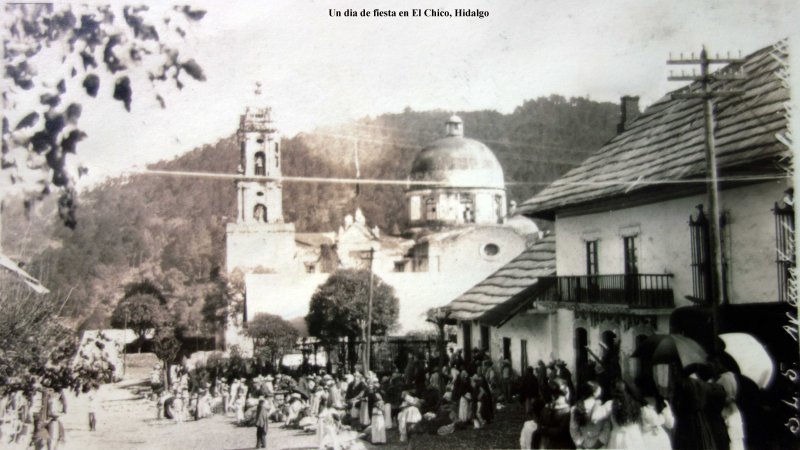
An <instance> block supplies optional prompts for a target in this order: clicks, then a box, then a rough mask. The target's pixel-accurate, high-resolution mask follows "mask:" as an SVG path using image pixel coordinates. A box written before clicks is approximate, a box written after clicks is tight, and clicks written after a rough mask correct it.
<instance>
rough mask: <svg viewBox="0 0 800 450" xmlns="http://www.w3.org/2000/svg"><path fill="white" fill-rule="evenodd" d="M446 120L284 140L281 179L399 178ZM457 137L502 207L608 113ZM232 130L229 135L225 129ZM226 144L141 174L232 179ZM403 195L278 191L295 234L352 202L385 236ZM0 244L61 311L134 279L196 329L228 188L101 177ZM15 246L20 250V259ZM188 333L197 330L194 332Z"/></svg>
mask: <svg viewBox="0 0 800 450" xmlns="http://www.w3.org/2000/svg"><path fill="white" fill-rule="evenodd" d="M451 114H452V112H446V111H412V110H410V109H406V110H405V111H403V112H402V113H399V114H384V115H381V116H378V117H376V118H365V119H362V120H358V121H355V122H352V123H349V124H346V125H343V126H338V127H327V128H320V129H317V130H315V131H314V132H311V133H304V134H300V135H297V136H295V137H293V138H289V139H285V140H284V142H283V146H282V156H283V162H282V169H283V173H284V175H297V176H316V177H354V176H355V154H356V149H357V151H358V159H359V165H360V171H361V176H362V177H363V178H383V179H396V180H404V179H406V177H407V176H408V173H409V171H410V168H411V163H412V161H413V159H414V156H415V155H416V153H417V152H418V151H419V150H420V149H421V148H422V146H423V145H425V144H426V143H429V142H431V141H433V140H436V139H438V138H440V137H443V134H444V122H445V120H446V119H447V118H448V117H449V116H450V115H451ZM457 114H458V115H459V116H460V117H461V118H462V119H463V121H464V127H465V136H467V137H470V138H474V139H477V140H480V141H482V142H484V143H485V144H486V145H488V146H489V147H490V148H491V149H492V150H493V151H494V152H495V154H496V155H497V157H498V159H499V160H500V163H501V164H502V166H503V168H504V171H505V177H506V180H507V182H508V183H509V184H508V198H509V199H515V200H517V201H518V202H520V201H522V200H525V199H527V198H528V197H530V196H532V195H533V194H534V193H536V192H537V191H538V190H539V189H541V188H542V187H544V184H546V183H547V182H549V181H552V180H554V179H555V178H557V177H558V176H560V175H561V174H562V173H564V172H565V171H566V170H568V169H569V168H570V167H572V166H574V165H576V164H577V163H579V162H580V161H581V160H583V159H584V158H585V157H586V156H587V155H588V154H589V153H590V152H592V151H594V150H595V149H597V148H599V147H600V146H601V145H602V144H603V143H604V142H606V141H607V140H608V139H609V138H611V137H612V136H613V134H614V132H615V129H616V124H617V122H618V120H619V108H618V106H617V105H615V104H612V103H598V102H594V101H591V100H587V99H584V98H570V99H566V98H563V97H560V96H550V97H547V98H538V99H536V100H528V101H525V102H524V103H523V104H522V105H521V106H519V107H518V108H516V110H515V111H514V112H513V113H511V114H500V113H498V112H496V111H474V112H457ZM232 131H234V130H232ZM238 159H239V151H238V146H237V144H236V142H235V137H234V136H231V137H229V138H226V139H223V140H220V141H219V142H217V143H215V144H213V145H206V146H203V147H201V148H197V149H195V150H192V151H190V152H188V153H186V154H184V155H182V156H179V157H177V158H175V159H173V160H170V161H162V162H159V163H157V164H153V165H151V166H150V167H151V168H153V169H161V170H183V171H202V172H218V173H229V174H234V173H236V168H237V165H238V163H239V160H238ZM403 190H404V188H403V186H361V187H360V189H359V191H360V192H359V195H358V196H357V197H356V189H355V187H354V186H349V185H338V184H319V183H285V184H284V217H285V219H286V220H287V221H289V222H294V223H295V225H296V227H297V230H298V231H331V230H336V229H337V228H338V227H339V225H340V224H341V223H342V220H343V217H344V216H345V215H346V214H350V213H352V212H353V210H354V208H355V206H356V204H358V206H360V207H361V208H362V210H363V211H364V214H365V216H366V218H367V221H368V222H369V224H370V225H371V226H372V225H377V226H378V227H379V228H381V229H382V230H383V231H384V232H387V233H388V232H391V231H392V230H397V229H403V228H404V226H405V225H406V217H405V214H406V212H405V201H404V196H403ZM7 206H9V207H7V208H6V211H5V212H4V217H3V219H4V220H3V221H4V225H5V226H4V228H3V230H4V235H3V246H4V249H5V251H6V252H9V253H13V254H23V253H24V255H25V257H24V258H23V260H25V261H27V262H28V266H27V268H28V270H29V271H30V272H31V273H33V274H34V275H37V276H40V277H41V278H42V279H43V281H44V282H45V284H46V285H47V286H48V287H50V288H51V290H52V291H53V294H52V295H53V297H54V299H55V300H54V301H58V302H59V303H61V302H63V303H64V306H63V314H64V315H66V316H71V317H75V318H84V319H86V318H88V322H86V323H85V326H92V327H98V326H102V325H103V324H104V322H105V321H106V320H107V317H108V315H109V314H110V312H111V311H112V310H113V308H114V306H115V305H116V303H117V301H118V300H119V299H120V298H121V296H122V286H123V285H124V284H125V283H128V282H131V281H135V280H141V279H144V278H147V279H150V280H153V281H154V282H155V283H156V284H158V285H159V286H162V287H163V289H164V291H165V292H166V293H167V295H168V296H169V297H170V298H171V299H172V304H173V307H174V308H176V311H178V312H180V314H183V315H187V316H188V317H189V319H187V320H199V319H198V317H199V307H200V305H201V304H202V300H203V298H204V296H205V292H207V291H208V290H209V289H211V286H212V285H213V283H212V281H213V278H214V277H215V275H216V274H217V273H219V272H220V270H221V267H222V265H223V261H224V242H225V240H224V237H225V236H224V233H225V224H226V223H227V222H230V221H232V220H233V218H234V217H235V214H236V201H235V189H234V182H233V181H227V180H211V179H198V178H183V177H169V176H150V175H136V176H129V177H124V178H117V179H113V180H109V181H107V182H105V183H103V184H102V185H100V186H97V187H96V188H94V189H92V190H91V191H89V192H87V193H85V194H82V196H81V197H80V206H79V210H78V226H77V228H76V229H75V230H74V231H73V230H69V229H67V228H65V227H63V226H62V225H61V224H60V223H59V222H58V221H56V220H55V219H54V214H52V203H51V204H50V205H49V206H43V207H42V208H43V211H48V213H47V214H48V215H45V216H42V214H44V213H43V212H42V211H39V212H37V213H36V214H37V215H36V217H38V218H39V220H45V219H46V222H45V223H47V225H42V224H41V223H40V222H38V221H37V223H36V224H34V225H31V224H30V223H29V222H27V221H26V219H25V218H24V213H23V209H22V208H20V207H16V206H11V205H7ZM23 247H24V248H25V251H24V252H22V249H23ZM196 328H197V329H199V327H196Z"/></svg>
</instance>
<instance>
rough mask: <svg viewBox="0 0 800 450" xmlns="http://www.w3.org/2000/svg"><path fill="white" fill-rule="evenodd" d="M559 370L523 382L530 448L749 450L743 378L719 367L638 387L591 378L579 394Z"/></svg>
mask: <svg viewBox="0 0 800 450" xmlns="http://www.w3.org/2000/svg"><path fill="white" fill-rule="evenodd" d="M557 366H558V363H556V364H554V365H551V368H550V370H542V371H541V372H540V373H539V374H538V376H537V374H536V373H534V370H533V368H528V370H527V372H526V374H525V375H524V377H523V382H522V384H523V386H528V388H527V391H526V392H527V393H528V397H527V406H528V408H527V411H528V413H529V414H530V417H531V420H529V421H527V422H526V423H525V425H524V426H523V429H522V432H521V434H520V446H521V448H523V449H552V448H557V449H564V448H567V449H569V448H580V449H597V448H612V449H641V448H647V449H652V450H662V449H664V450H667V449H672V448H679V449H683V448H703V449H722V450H734V449H735V450H739V449H744V448H745V443H744V424H743V421H742V415H741V413H740V411H739V408H738V406H737V394H738V381H737V377H736V376H735V375H734V374H733V373H732V372H730V371H728V370H726V369H725V368H723V367H722V366H721V365H720V364H713V363H709V364H692V365H689V366H687V367H685V368H684V367H682V366H680V365H679V364H670V365H657V366H654V368H653V375H654V376H652V377H649V376H642V377H640V378H637V379H636V380H635V381H634V382H631V381H627V380H624V379H623V378H622V377H619V376H618V377H616V378H615V379H613V380H610V382H609V381H607V380H605V379H589V380H585V381H584V382H583V383H582V386H581V387H580V389H579V390H578V392H577V394H576V392H575V390H574V389H573V386H572V382H571V380H570V378H569V377H567V376H565V374H564V373H563V372H559V370H558V367H557ZM601 378H602V377H601ZM606 386H608V387H606ZM523 391H525V388H523Z"/></svg>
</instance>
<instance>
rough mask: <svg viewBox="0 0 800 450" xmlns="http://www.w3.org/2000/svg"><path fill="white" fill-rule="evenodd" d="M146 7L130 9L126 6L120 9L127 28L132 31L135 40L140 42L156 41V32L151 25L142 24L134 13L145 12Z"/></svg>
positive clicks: (142, 20)
mask: <svg viewBox="0 0 800 450" xmlns="http://www.w3.org/2000/svg"><path fill="white" fill-rule="evenodd" d="M146 9H147V8H146V7H139V8H131V7H130V6H126V7H125V8H123V9H122V13H123V15H124V17H125V23H127V24H128V26H129V27H131V29H132V30H133V35H134V36H136V37H137V38H140V39H142V40H145V41H146V40H155V41H157V40H158V32H156V29H155V27H154V26H152V25H148V24H146V23H145V22H144V19H142V18H141V17H140V16H139V15H137V14H136V13H137V12H139V11H142V10H146Z"/></svg>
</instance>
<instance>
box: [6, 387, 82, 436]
mask: <svg viewBox="0 0 800 450" xmlns="http://www.w3.org/2000/svg"><path fill="white" fill-rule="evenodd" d="M66 412H67V396H66V394H65V392H64V391H63V390H62V391H59V392H56V391H55V390H53V389H49V388H43V387H38V388H36V389H34V391H33V392H32V394H31V395H25V394H24V393H23V392H22V391H15V392H14V393H13V394H11V395H10V396H6V397H0V442H5V443H7V444H11V443H19V442H24V439H26V438H27V437H28V436H30V443H29V447H33V448H34V449H36V450H41V449H45V448H46V449H48V450H56V449H58V447H59V445H60V444H63V443H64V442H65V441H66V433H65V432H64V425H63V423H62V422H61V416H62V415H63V414H66Z"/></svg>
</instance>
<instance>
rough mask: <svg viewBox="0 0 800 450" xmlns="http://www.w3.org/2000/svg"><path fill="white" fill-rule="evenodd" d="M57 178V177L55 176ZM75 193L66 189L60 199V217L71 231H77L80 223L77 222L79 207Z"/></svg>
mask: <svg viewBox="0 0 800 450" xmlns="http://www.w3.org/2000/svg"><path fill="white" fill-rule="evenodd" d="M53 176H54V177H55V175H53ZM75 195H76V193H75V191H74V190H73V189H66V190H64V191H63V192H61V195H60V196H59V197H58V217H59V218H61V221H62V222H64V225H66V226H67V227H68V228H70V229H73V230H74V229H75V225H77V224H78V222H77V221H76V220H75V210H76V209H77V207H78V205H77V204H76V203H75Z"/></svg>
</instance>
